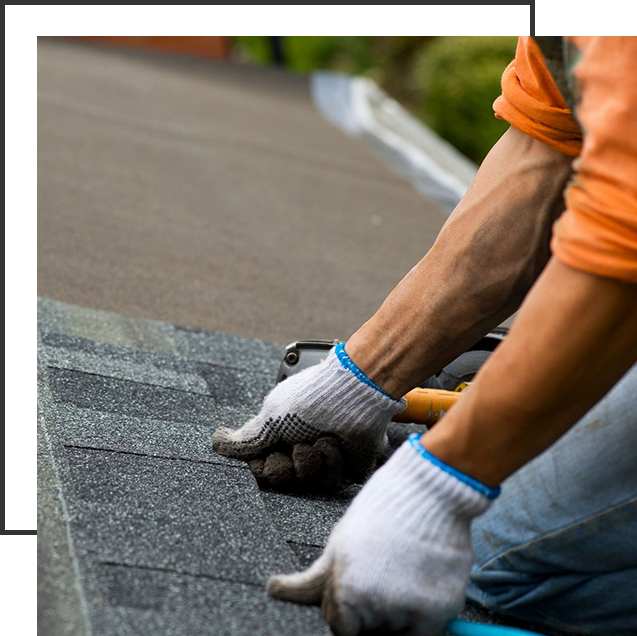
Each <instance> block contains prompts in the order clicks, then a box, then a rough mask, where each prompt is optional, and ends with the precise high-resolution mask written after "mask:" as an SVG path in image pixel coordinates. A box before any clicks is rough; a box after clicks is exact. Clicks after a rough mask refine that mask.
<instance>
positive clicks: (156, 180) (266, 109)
mask: <svg viewBox="0 0 637 636" xmlns="http://www.w3.org/2000/svg"><path fill="white" fill-rule="evenodd" d="M515 45H516V38H514V37H292V36H285V37H270V36H263V37H208V36H201V37H172V36H171V37H166V36H156V37H148V36H143V37H142V36H140V37H73V38H38V295H39V296H43V297H48V298H52V299H55V300H60V301H64V302H67V303H71V304H75V305H80V306H85V307H91V308H95V309H103V310H107V311H112V312H115V313H117V314H120V315H124V316H134V317H139V318H148V319H155V320H162V321H166V322H170V323H173V324H178V325H185V326H189V327H196V328H201V329H207V330H215V331H221V332H225V333H231V334H236V335H241V336H248V337H253V338H260V339H263V340H267V341H271V342H276V343H282V344H285V343H287V342H290V341H292V340H296V339H303V338H327V339H332V338H340V339H346V338H348V337H349V336H350V335H351V333H353V332H354V331H355V330H356V329H357V328H358V327H359V326H360V325H361V324H362V323H363V322H365V321H366V320H367V319H369V318H370V317H371V315H372V314H373V313H374V312H375V311H376V310H377V308H378V307H379V306H380V304H381V303H382V301H383V300H384V299H385V298H386V296H387V295H388V294H389V292H390V291H391V290H392V289H393V288H394V287H395V285H396V284H397V283H398V282H399V281H400V280H401V278H402V277H403V276H404V275H405V274H406V273H407V272H408V271H409V270H410V269H411V268H412V267H413V266H414V265H415V264H416V263H417V262H418V261H419V260H420V259H421V258H422V257H423V256H424V255H425V253H426V252H427V251H428V249H429V248H430V247H431V245H432V244H433V242H434V241H435V239H436V236H437V235H438V232H439V231H440V229H441V227H442V225H443V224H444V222H445V220H446V218H447V216H448V214H449V213H450V212H451V211H452V210H453V208H454V206H455V205H456V204H457V202H458V201H459V200H460V198H461V197H462V195H463V194H464V192H465V191H466V189H467V187H468V186H469V184H470V183H471V180H472V179H473V176H474V175H475V171H476V170H477V165H478V164H479V163H480V162H481V161H482V160H483V158H484V157H485V155H486V154H487V152H488V151H489V149H490V148H491V146H492V145H493V144H494V143H495V142H496V141H497V139H498V138H499V137H500V136H501V135H502V133H503V132H504V131H505V130H506V128H507V124H506V123H504V122H502V121H499V120H497V119H496V118H495V117H494V115H493V110H492V103H493V101H494V100H495V99H496V97H497V96H498V95H499V93H500V77H501V75H502V72H503V70H504V69H505V67H506V65H507V64H508V63H509V62H510V61H511V60H512V59H513V57H514V52H515Z"/></svg>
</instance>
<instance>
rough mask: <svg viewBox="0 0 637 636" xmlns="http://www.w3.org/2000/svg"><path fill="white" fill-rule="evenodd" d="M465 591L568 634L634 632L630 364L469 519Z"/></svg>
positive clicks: (635, 427) (635, 445) (636, 522)
mask: <svg viewBox="0 0 637 636" xmlns="http://www.w3.org/2000/svg"><path fill="white" fill-rule="evenodd" d="M472 543H473V549H474V552H475V556H476V562H475V565H474V567H473V572H472V575H471V581H470V583H469V587H468V589H467V597H468V598H469V599H470V600H472V601H474V602H476V603H478V604H479V605H482V606H484V607H487V608H489V609H492V610H493V611H496V612H498V613H501V614H507V615H509V616H514V617H517V618H521V619H524V620H528V621H532V622H535V623H536V624H538V625H542V626H545V627H548V628H550V629H553V630H561V631H565V632H568V633H573V634H595V635H600V634H604V635H605V636H620V635H621V636H623V635H626V636H628V635H630V636H637V364H636V365H635V366H633V368H632V369H631V370H630V371H628V373H626V375H625V376H624V377H623V378H622V380H621V381H620V382H619V383H618V384H617V385H616V386H615V387H614V388H613V390H612V391H611V392H610V393H609V394H608V395H607V396H606V397H605V398H604V399H603V400H602V401H601V402H599V404H597V406H595V407H594V408H593V409H592V410H591V411H589V412H588V414H587V415H586V416H585V417H584V418H583V419H582V420H580V421H579V422H578V423H577V425H576V426H574V427H573V428H572V429H571V430H570V431H569V432H568V433H567V434H566V435H564V436H563V437H562V438H561V439H560V440H558V442H556V443H555V444H554V445H553V446H551V447H550V448H549V449H548V450H546V451H545V452H544V453H543V454H542V455H540V456H539V457H536V458H535V459H534V460H533V461H532V462H530V463H528V464H527V465H526V466H524V467H523V468H522V469H520V470H519V471H518V472H517V473H515V474H514V475H512V476H511V477H510V478H509V479H507V480H506V481H505V482H504V484H503V485H502V494H501V495H500V497H499V498H498V499H496V500H495V501H494V503H493V505H492V506H491V508H490V509H489V510H488V511H487V513H486V514H484V515H483V516H482V517H479V518H478V519H476V520H475V521H474V522H473V525H472Z"/></svg>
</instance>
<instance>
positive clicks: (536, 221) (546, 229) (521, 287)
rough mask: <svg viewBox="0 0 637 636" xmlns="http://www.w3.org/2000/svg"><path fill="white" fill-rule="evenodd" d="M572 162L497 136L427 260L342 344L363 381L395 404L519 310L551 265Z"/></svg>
mask: <svg viewBox="0 0 637 636" xmlns="http://www.w3.org/2000/svg"><path fill="white" fill-rule="evenodd" d="M570 162H571V160H570V159H569V158H568V157H566V156H565V155H562V154H561V153H559V152H557V151H555V150H553V149H551V148H549V147H548V146H545V145H544V144H541V143H540V142H537V141H535V140H533V139H531V138H530V137H528V136H527V135H525V134H523V133H521V132H519V131H517V130H515V129H513V128H512V129H510V130H509V131H507V133H505V135H503V137H502V138H501V139H500V141H499V142H498V143H497V144H496V145H495V146H494V148H493V150H492V151H491V152H490V153H489V156H488V157H487V158H486V159H485V161H484V163H483V164H482V166H481V167H480V170H479V171H478V174H477V176H476V178H475V180H474V182H473V184H472V186H471V188H470V189H469V191H468V192H467V194H466V195H465V197H464V198H463V200H462V201H461V202H460V204H459V205H458V207H457V208H456V210H455V211H454V213H453V214H452V215H451V216H450V218H449V220H448V221H447V223H446V224H445V226H444V227H443V229H442V231H441V233H440V235H439V237H438V239H437V241H436V243H435V245H434V246H433V247H432V249H431V250H430V251H429V253H428V254H427V255H426V256H425V257H424V258H423V260H422V261H421V262H420V263H419V264H418V265H417V266H416V267H414V269H412V270H411V271H410V272H409V274H407V276H406V277H405V278H404V279H403V280H402V281H401V282H400V284H399V285H398V286H397V287H396V289H394V291H393V292H392V293H391V294H390V295H389V297H388V298H387V300H386V301H385V302H384V303H383V305H382V306H381V308H380V309H379V310H378V312H377V313H376V314H375V315H374V316H373V318H371V320H369V321H368V322H367V323H365V324H364V325H363V326H362V327H361V329H359V330H358V331H357V332H356V333H355V334H354V335H353V336H352V337H351V338H350V339H349V341H348V343H347V351H348V353H349V355H350V356H351V357H352V359H353V360H354V361H355V362H356V364H357V365H358V366H359V368H361V369H362V370H363V371H364V372H365V373H366V374H367V375H368V377H370V378H371V379H372V380H374V381H375V382H376V383H377V384H379V385H380V386H381V387H382V388H383V389H384V390H385V391H387V392H388V393H390V394H391V395H392V396H394V397H396V398H397V397H400V396H402V395H404V394H405V393H406V392H407V391H409V390H410V389H412V388H413V387H415V386H418V385H420V384H421V383H422V381H424V380H425V379H426V378H427V377H429V376H431V375H432V374H433V373H435V372H436V371H438V370H439V369H440V368H442V367H443V366H445V364H447V363H449V362H450V361H451V360H453V359H454V358H456V357H457V356H458V355H460V354H461V353H462V352H463V351H465V350H466V349H467V348H468V347H470V346H471V345H472V344H474V343H475V342H477V341H478V340H479V339H480V338H481V337H482V336H483V335H484V334H485V333H487V332H488V331H489V330H490V329H492V328H493V327H495V326H497V325H498V324H500V323H501V322H502V321H503V320H505V319H506V318H507V317H508V316H510V315H511V314H512V313H513V312H514V311H515V310H516V309H517V308H518V306H519V304H520V302H521V301H522V299H523V298H524V296H525V295H526V293H527V291H528V290H529V289H530V287H531V285H532V284H533V282H534V281H535V280H536V278H537V276H538V275H539V273H540V272H541V270H542V268H543V267H544V265H545V264H546V262H547V260H548V258H549V239H550V233H551V226H552V223H553V221H554V220H555V219H556V218H557V217H558V216H559V214H560V213H561V212H562V211H563V209H564V206H563V202H562V191H563V189H564V186H565V183H566V182H567V180H568V178H569V176H570Z"/></svg>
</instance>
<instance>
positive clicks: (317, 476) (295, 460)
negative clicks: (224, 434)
mask: <svg viewBox="0 0 637 636" xmlns="http://www.w3.org/2000/svg"><path fill="white" fill-rule="evenodd" d="M284 451H285V452H284ZM249 466H250V470H251V471H252V474H253V475H254V477H255V478H256V480H257V483H258V484H259V486H261V487H262V488H273V489H275V490H288V491H289V490H294V491H299V492H311V493H330V492H334V491H336V490H338V488H339V486H340V485H341V481H342V473H343V469H342V467H343V460H342V455H341V452H340V448H339V443H338V440H336V439H334V438H328V437H325V438H319V439H318V440H317V441H316V442H315V443H314V444H294V446H292V447H291V450H290V448H289V447H288V449H283V450H277V451H275V452H272V453H269V454H267V455H265V456H262V457H259V458H256V459H253V460H252V461H250V462H249Z"/></svg>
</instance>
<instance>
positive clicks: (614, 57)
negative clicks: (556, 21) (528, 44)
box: [551, 37, 637, 283]
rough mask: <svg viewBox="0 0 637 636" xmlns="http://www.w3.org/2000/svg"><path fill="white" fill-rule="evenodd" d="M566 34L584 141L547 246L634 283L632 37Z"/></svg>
mask: <svg viewBox="0 0 637 636" xmlns="http://www.w3.org/2000/svg"><path fill="white" fill-rule="evenodd" d="M569 39H570V42H572V43H573V44H574V45H575V46H576V47H577V49H578V51H579V55H580V57H579V61H578V63H577V65H576V66H575V69H574V74H575V79H576V82H577V85H578V88H579V93H580V96H581V97H580V102H579V104H578V105H577V106H576V111H577V117H578V120H579V121H580V123H581V125H582V128H583V130H584V144H583V147H582V152H581V155H580V158H579V159H577V160H576V161H575V162H574V164H573V167H574V169H575V178H574V179H573V182H572V184H571V185H570V187H569V188H568V190H567V191H566V206H567V208H566V212H564V214H563V215H562V216H561V217H560V219H559V220H558V221H557V222H556V223H555V226H554V229H553V239H552V242H551V248H552V250H553V253H554V254H555V255H556V256H557V257H558V258H559V259H560V260H561V261H562V262H564V263H566V264H567V265H570V266H571V267H574V268H576V269H580V270H584V271H587V272H589V273H592V274H598V275H600V276H608V277H611V278H616V279H619V280H623V281H626V282H630V283H637V67H636V66H635V60H637V37H577V38H569Z"/></svg>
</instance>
